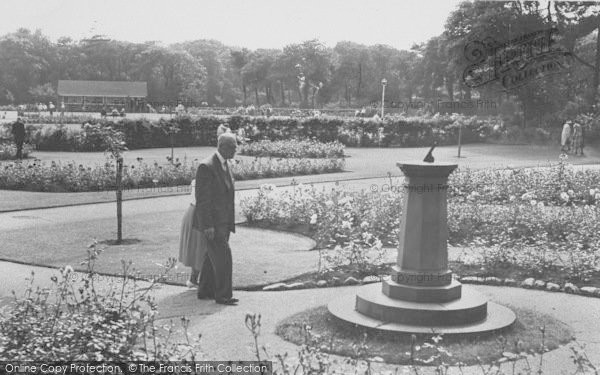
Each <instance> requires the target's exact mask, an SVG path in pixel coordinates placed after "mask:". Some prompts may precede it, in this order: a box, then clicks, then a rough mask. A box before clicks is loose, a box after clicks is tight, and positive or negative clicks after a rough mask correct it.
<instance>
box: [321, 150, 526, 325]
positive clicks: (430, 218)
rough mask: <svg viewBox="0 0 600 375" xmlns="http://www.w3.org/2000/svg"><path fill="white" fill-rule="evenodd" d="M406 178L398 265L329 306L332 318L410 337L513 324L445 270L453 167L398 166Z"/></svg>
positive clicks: (507, 313) (499, 309)
mask: <svg viewBox="0 0 600 375" xmlns="http://www.w3.org/2000/svg"><path fill="white" fill-rule="evenodd" d="M398 167H399V168H400V169H401V170H402V172H404V175H405V176H406V180H407V181H406V184H405V186H404V207H403V213H402V224H401V228H400V239H399V240H400V241H399V242H400V243H399V247H398V258H397V264H396V265H395V266H394V267H392V274H391V276H390V278H389V279H386V280H384V281H383V282H382V283H379V284H372V285H368V286H364V287H362V288H361V289H360V290H359V291H358V293H357V294H356V296H355V297H354V298H352V299H347V298H341V299H337V300H334V301H332V302H331V303H330V304H329V306H328V307H329V311H330V312H331V313H332V314H333V315H334V316H336V317H338V318H340V319H342V320H345V321H348V322H351V323H355V324H358V325H361V326H365V327H370V328H376V329H379V330H385V331H398V332H409V333H431V332H432V330H434V331H435V332H437V333H446V334H452V333H475V332H486V331H495V330H498V329H501V328H504V327H507V326H509V325H511V324H512V323H513V322H514V321H515V315H514V313H513V312H512V311H510V310H509V309H507V308H505V307H503V306H499V305H496V304H493V303H489V302H487V300H486V299H485V298H484V297H483V296H482V295H480V294H479V293H477V292H476V291H474V290H472V289H468V288H463V286H462V284H461V283H460V282H458V281H456V280H454V279H453V278H452V272H451V271H450V270H449V269H448V246H447V241H448V223H447V220H448V219H447V217H448V212H447V190H448V184H447V182H448V176H449V175H450V173H452V171H454V169H456V167H457V165H456V164H448V163H424V162H413V163H398Z"/></svg>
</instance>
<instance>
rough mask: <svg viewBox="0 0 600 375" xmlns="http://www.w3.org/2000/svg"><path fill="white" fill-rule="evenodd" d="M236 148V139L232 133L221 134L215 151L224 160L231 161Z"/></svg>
mask: <svg viewBox="0 0 600 375" xmlns="http://www.w3.org/2000/svg"><path fill="white" fill-rule="evenodd" d="M236 148H237V139H236V137H235V135H233V134H232V133H223V134H221V135H220V136H219V139H218V142H217V150H218V151H219V154H221V156H223V157H224V158H225V159H233V157H234V156H235V151H236Z"/></svg>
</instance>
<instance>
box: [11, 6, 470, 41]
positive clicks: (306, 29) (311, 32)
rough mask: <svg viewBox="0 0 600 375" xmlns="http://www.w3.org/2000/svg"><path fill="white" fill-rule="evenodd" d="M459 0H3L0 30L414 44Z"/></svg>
mask: <svg viewBox="0 0 600 375" xmlns="http://www.w3.org/2000/svg"><path fill="white" fill-rule="evenodd" d="M459 3H460V0H366V1H365V0H301V1H297V0H170V1H165V0H162V1H157V0H93V1H92V0H0V35H4V34H7V33H10V32H14V31H16V30H17V29H18V28H20V27H25V28H28V29H30V30H32V31H34V30H36V29H40V30H41V31H42V33H43V34H44V35H46V36H47V37H49V38H50V39H51V40H53V41H56V40H57V39H58V38H59V37H61V36H68V37H71V38H73V39H74V40H80V39H84V38H89V37H91V36H93V35H95V34H102V35H106V36H108V37H109V38H111V39H117V40H121V41H129V42H136V43H138V42H145V41H159V42H163V43H164V44H171V43H177V42H184V41H189V40H196V39H216V40H218V41H220V42H223V43H224V44H226V45H228V46H232V47H246V48H249V49H253V50H254V49H257V48H282V47H284V46H286V45H288V44H291V43H299V42H302V41H305V40H310V39H315V38H317V39H319V40H320V41H321V42H323V43H325V44H326V45H327V46H329V47H334V46H335V44H336V43H337V42H339V41H343V40H348V41H353V42H356V43H361V44H367V45H373V44H387V45H390V46H392V47H395V48H398V49H409V48H410V47H411V46H412V45H413V44H414V43H420V42H425V41H427V40H428V39H429V38H431V37H433V36H436V35H439V34H440V33H441V32H442V31H443V29H444V24H445V22H446V19H447V17H448V15H449V14H450V12H451V11H452V10H454V9H456V6H457V5H458V4H459Z"/></svg>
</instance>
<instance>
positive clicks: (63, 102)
mask: <svg viewBox="0 0 600 375" xmlns="http://www.w3.org/2000/svg"><path fill="white" fill-rule="evenodd" d="M60 115H61V116H64V115H65V101H64V100H63V101H61V102H60Z"/></svg>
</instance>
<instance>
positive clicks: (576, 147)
mask: <svg viewBox="0 0 600 375" xmlns="http://www.w3.org/2000/svg"><path fill="white" fill-rule="evenodd" d="M571 150H572V151H573V154H575V155H579V156H583V128H582V127H581V125H580V124H579V123H577V122H576V123H574V124H573V134H572V135H571Z"/></svg>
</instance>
